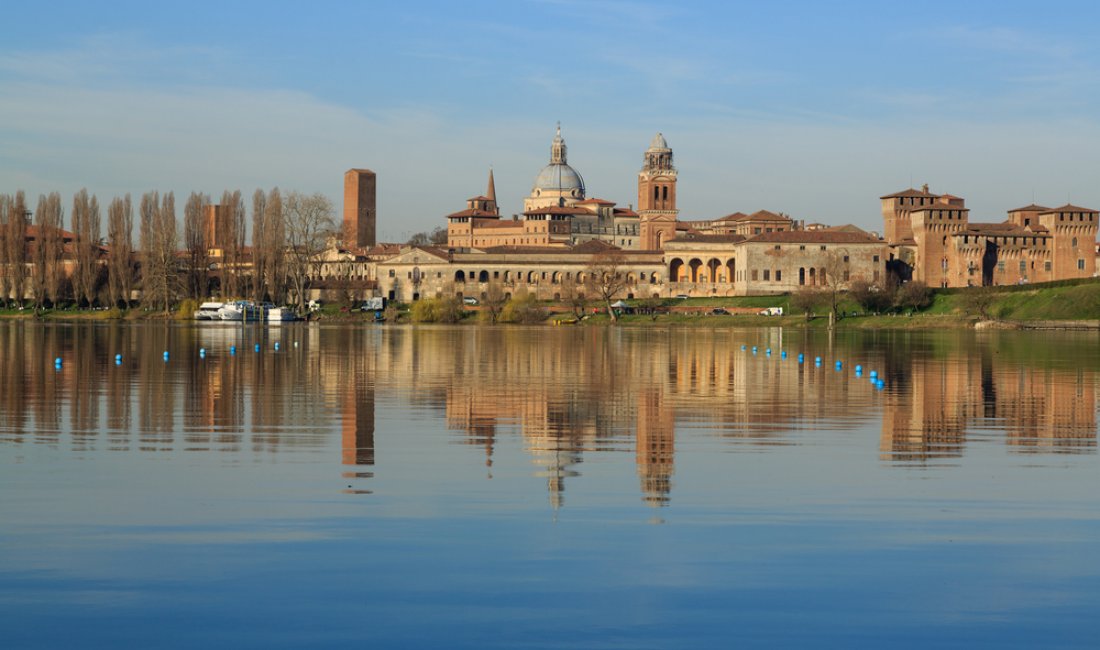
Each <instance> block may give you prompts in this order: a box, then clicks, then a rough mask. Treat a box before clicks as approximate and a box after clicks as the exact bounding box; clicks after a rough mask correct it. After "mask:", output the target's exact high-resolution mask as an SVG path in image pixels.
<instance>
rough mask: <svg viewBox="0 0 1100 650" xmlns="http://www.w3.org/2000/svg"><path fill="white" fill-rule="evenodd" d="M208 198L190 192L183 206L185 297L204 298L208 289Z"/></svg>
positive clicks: (198, 193)
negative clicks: (185, 257) (185, 264)
mask: <svg viewBox="0 0 1100 650" xmlns="http://www.w3.org/2000/svg"><path fill="white" fill-rule="evenodd" d="M209 205H210V197H209V196H207V195H205V194H202V193H200V192H191V195H190V196H188V197H187V203H185V204H184V206H183V245H184V247H185V248H186V249H187V295H189V296H191V297H192V298H205V297H206V293H207V291H208V287H209V267H210V245H211V242H209V241H207V234H206V212H207V209H208V206H209Z"/></svg>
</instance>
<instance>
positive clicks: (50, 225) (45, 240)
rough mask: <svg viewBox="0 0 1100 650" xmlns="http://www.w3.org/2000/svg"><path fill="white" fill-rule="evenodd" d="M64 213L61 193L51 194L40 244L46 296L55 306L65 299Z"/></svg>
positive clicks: (47, 199) (47, 202) (47, 200)
mask: <svg viewBox="0 0 1100 650" xmlns="http://www.w3.org/2000/svg"><path fill="white" fill-rule="evenodd" d="M62 212H63V209H62V207H61V193H60V192H50V194H49V196H47V197H46V216H45V218H44V219H43V223H44V225H45V226H46V230H45V231H44V232H42V233H41V237H42V240H41V242H40V244H41V246H42V247H43V249H44V252H43V255H44V256H45V258H46V267H45V270H46V295H47V296H48V297H49V299H50V302H51V303H53V304H54V305H57V304H58V302H60V301H61V299H62V298H63V296H62V294H61V289H62V287H63V286H64V279H65V269H64V264H65V231H64V230H63V229H62V221H63V217H62Z"/></svg>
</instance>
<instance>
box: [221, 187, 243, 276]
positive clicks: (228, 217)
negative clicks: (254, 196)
mask: <svg viewBox="0 0 1100 650" xmlns="http://www.w3.org/2000/svg"><path fill="white" fill-rule="evenodd" d="M221 207H222V209H223V210H225V218H223V219H221V220H220V221H219V222H218V235H217V238H218V243H219V244H220V245H221V249H222V293H223V294H224V295H225V296H239V295H241V294H242V293H243V292H244V286H243V282H242V278H241V266H242V256H243V252H244V235H245V232H244V231H245V226H244V216H245V208H244V199H242V198H241V192H240V190H234V191H233V192H230V191H229V190H226V191H225V192H223V193H222V202H221Z"/></svg>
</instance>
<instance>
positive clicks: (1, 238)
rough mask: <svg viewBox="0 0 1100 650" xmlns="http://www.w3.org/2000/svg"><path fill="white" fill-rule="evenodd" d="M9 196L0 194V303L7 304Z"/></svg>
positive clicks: (9, 281) (9, 294) (8, 280)
mask: <svg viewBox="0 0 1100 650" xmlns="http://www.w3.org/2000/svg"><path fill="white" fill-rule="evenodd" d="M11 214H12V209H11V196H9V195H7V194H0V304H3V305H4V306H5V307H7V306H8V304H9V303H8V300H9V298H10V297H11V271H10V270H9V268H8V267H9V266H10V265H11V249H10V247H9V245H8V239H9V233H8V231H9V230H10V228H11V224H10V223H9V221H10V220H11Z"/></svg>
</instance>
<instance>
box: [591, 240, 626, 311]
mask: <svg viewBox="0 0 1100 650" xmlns="http://www.w3.org/2000/svg"><path fill="white" fill-rule="evenodd" d="M624 258H625V255H624V254H623V252H622V251H621V250H620V249H618V248H613V249H608V250H606V251H602V252H599V253H596V254H594V255H592V260H591V261H590V262H589V264H588V267H587V268H586V270H585V275H586V276H587V277H588V280H587V283H588V286H589V288H590V289H591V290H592V292H593V293H594V294H595V295H596V296H598V297H599V298H600V300H602V301H603V302H604V304H605V305H606V306H607V315H608V316H610V317H611V322H612V323H615V322H618V320H619V318H618V316H617V315H616V314H615V310H614V309H612V308H611V301H612V300H614V299H615V298H616V297H618V295H619V294H620V293H621V292H622V291H623V290H624V289H626V287H627V279H626V273H624V272H623V268H622V266H623V260H624Z"/></svg>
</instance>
